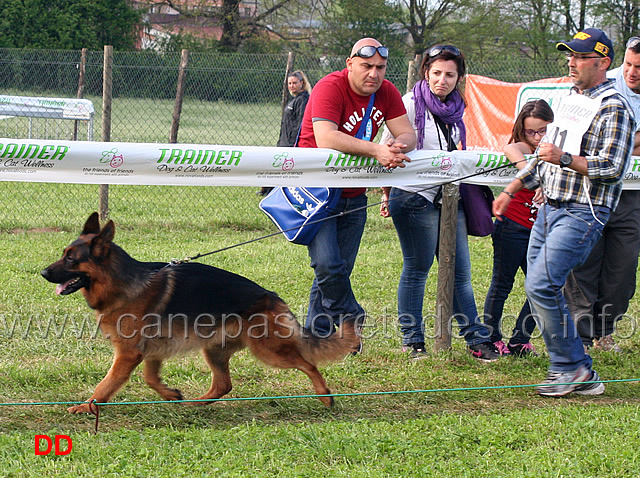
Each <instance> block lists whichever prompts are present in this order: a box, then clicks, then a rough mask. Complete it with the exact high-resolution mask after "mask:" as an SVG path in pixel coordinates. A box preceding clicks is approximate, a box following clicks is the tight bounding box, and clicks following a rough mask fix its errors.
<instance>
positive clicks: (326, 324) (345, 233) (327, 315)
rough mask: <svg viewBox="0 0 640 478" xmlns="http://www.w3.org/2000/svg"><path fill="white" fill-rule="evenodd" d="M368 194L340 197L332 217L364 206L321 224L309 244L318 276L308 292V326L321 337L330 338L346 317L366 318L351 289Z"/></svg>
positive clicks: (352, 318) (312, 264) (350, 318)
mask: <svg viewBox="0 0 640 478" xmlns="http://www.w3.org/2000/svg"><path fill="white" fill-rule="evenodd" d="M366 205H367V196H366V195H365V194H362V195H360V196H356V197H354V198H344V197H341V198H340V200H339V201H338V204H337V205H336V207H335V208H334V210H333V211H332V212H331V213H330V215H331V216H333V215H335V214H339V213H340V212H343V211H348V210H350V209H357V208H362V209H360V210H358V211H356V212H352V213H349V214H346V215H344V216H341V217H333V218H331V219H328V220H326V221H324V222H323V223H322V226H321V227H320V230H319V231H318V234H317V235H316V237H314V238H313V240H312V241H311V244H309V245H308V246H307V249H308V252H309V257H310V258H311V267H313V270H314V272H315V279H314V280H313V284H312V285H311V293H310V295H309V310H308V313H307V320H306V323H305V326H306V327H307V328H308V329H309V330H310V331H311V333H312V334H314V335H316V336H318V337H328V336H329V335H331V334H332V333H333V332H335V326H336V325H340V323H341V322H342V321H343V320H356V319H358V320H359V319H361V318H363V317H364V313H365V312H364V309H363V308H362V307H361V306H360V304H358V302H357V301H356V298H355V296H354V294H353V290H352V289H351V279H350V276H351V271H352V270H353V266H354V264H355V261H356V256H357V255H358V249H359V247H360V240H361V239H362V233H363V232H364V225H365V223H366V221H367V210H366V209H364V207H365V206H366Z"/></svg>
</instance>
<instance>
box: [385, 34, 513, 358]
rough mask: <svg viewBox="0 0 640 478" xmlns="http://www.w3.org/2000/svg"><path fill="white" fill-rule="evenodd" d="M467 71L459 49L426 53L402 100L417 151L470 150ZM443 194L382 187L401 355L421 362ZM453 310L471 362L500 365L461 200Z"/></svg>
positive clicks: (388, 136) (387, 137) (387, 133)
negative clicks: (392, 244)
mask: <svg viewBox="0 0 640 478" xmlns="http://www.w3.org/2000/svg"><path fill="white" fill-rule="evenodd" d="M465 73H466V63H465V59H464V55H463V54H462V53H461V52H460V50H459V49H458V48H457V47H455V46H453V45H435V46H433V47H431V48H429V49H428V50H427V51H426V52H425V54H424V59H423V61H422V64H421V66H420V78H422V79H421V80H420V81H419V82H418V83H416V85H415V86H414V87H413V90H412V91H411V92H409V93H407V94H405V95H404V96H403V97H402V100H403V102H404V105H405V107H406V108H407V112H408V115H409V119H410V120H411V122H412V123H413V125H414V129H415V131H416V135H417V141H418V145H417V148H418V149H431V150H443V151H452V150H454V149H457V148H456V144H459V143H460V144H461V146H462V149H465V148H466V130H465V125H464V123H463V121H462V115H463V113H464V109H465V101H464V98H463V97H462V95H461V93H460V91H459V89H458V86H459V85H460V82H461V81H462V80H463V79H464V76H465ZM392 139H393V131H391V130H385V132H384V133H383V136H382V138H381V142H385V141H391V140H392ZM439 191H440V188H430V187H422V186H410V187H393V188H383V203H382V206H381V211H380V213H381V214H382V215H383V216H385V217H386V216H389V215H390V216H391V219H392V220H393V224H394V226H395V229H396V232H397V234H398V239H399V240H400V247H401V249H402V257H403V265H402V274H401V275H400V283H399V285H398V321H399V323H400V329H401V331H402V344H403V350H404V351H409V352H410V356H411V357H412V358H415V359H419V358H422V357H424V356H425V355H426V350H425V343H424V342H425V339H424V321H423V314H422V308H423V303H424V289H425V283H426V280H427V276H428V275H429V270H430V269H431V265H432V264H433V259H434V257H435V255H436V251H437V249H438V234H439V224H440V204H439V203H438V199H437V195H438V193H439ZM453 311H454V317H455V319H456V320H457V321H458V325H459V326H460V335H462V336H464V339H465V341H466V343H467V347H468V350H469V352H470V353H471V354H472V355H473V357H475V358H477V359H478V360H481V361H485V362H490V361H494V360H497V359H498V358H499V357H500V355H499V353H498V351H497V350H496V347H495V346H494V345H493V343H492V342H491V341H489V335H490V334H489V330H488V329H487V328H486V327H485V325H484V324H483V323H482V322H481V321H480V320H479V318H478V311H477V309H476V302H475V298H474V296H473V289H472V287H471V259H470V256H469V244H468V241H467V225H466V219H465V215H464V211H463V209H462V203H461V202H460V204H459V205H458V217H457V232H456V260H455V284H454V295H453Z"/></svg>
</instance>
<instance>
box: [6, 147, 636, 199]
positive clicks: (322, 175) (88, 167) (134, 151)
mask: <svg viewBox="0 0 640 478" xmlns="http://www.w3.org/2000/svg"><path fill="white" fill-rule="evenodd" d="M409 156H410V157H411V159H412V161H411V163H407V167H405V168H397V169H392V170H388V169H385V168H384V167H382V166H381V165H380V164H379V163H378V162H377V161H376V160H375V159H373V158H368V157H362V156H353V155H350V154H345V153H340V152H338V151H334V150H331V149H320V148H319V149H311V148H281V147H258V146H230V145H208V144H160V143H101V142H92V141H54V140H24V139H7V138H0V181H23V182H25V181H26V182H51V183H80V184H137V185H150V184H154V185H171V186H329V187H379V186H407V185H422V184H424V185H431V184H442V183H445V182H448V181H452V180H456V179H463V180H464V182H467V183H475V184H486V185H489V186H504V185H506V184H507V183H508V182H509V181H510V180H511V179H513V177H514V176H515V174H516V171H517V170H516V168H515V167H513V166H509V165H508V161H507V159H506V158H505V156H504V155H503V154H502V153H498V152H487V151H451V152H443V151H428V150H421V151H413V152H411V153H409ZM505 166H506V167H505ZM501 167H502V169H496V168H501ZM625 188H627V189H640V158H636V157H634V158H632V160H631V162H630V165H629V169H628V171H627V173H626V176H625Z"/></svg>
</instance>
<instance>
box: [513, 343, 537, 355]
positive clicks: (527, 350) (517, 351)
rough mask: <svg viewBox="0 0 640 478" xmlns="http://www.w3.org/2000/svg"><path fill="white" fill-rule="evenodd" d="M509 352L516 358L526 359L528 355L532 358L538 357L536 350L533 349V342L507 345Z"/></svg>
mask: <svg viewBox="0 0 640 478" xmlns="http://www.w3.org/2000/svg"><path fill="white" fill-rule="evenodd" d="M507 347H508V348H509V351H510V352H511V354H512V355H513V356H514V357H524V356H526V355H531V356H532V357H537V356H538V354H537V353H536V349H535V348H534V347H533V344H531V342H527V343H526V344H511V343H509V344H507Z"/></svg>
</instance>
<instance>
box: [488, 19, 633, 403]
mask: <svg viewBox="0 0 640 478" xmlns="http://www.w3.org/2000/svg"><path fill="white" fill-rule="evenodd" d="M556 48H557V49H558V50H561V51H565V52H566V55H567V64H568V67H569V77H570V78H571V81H572V82H573V85H574V86H573V88H572V89H571V94H570V95H569V96H568V97H566V98H563V101H562V103H561V108H559V109H558V110H556V111H554V113H555V115H554V122H553V123H552V124H551V125H549V126H548V127H547V131H548V132H549V133H548V135H547V140H549V139H550V140H555V141H557V142H558V144H555V143H552V142H547V140H545V141H544V142H542V143H540V145H539V147H538V155H537V156H536V158H535V159H534V160H533V161H529V162H528V163H527V164H526V165H525V167H524V168H522V169H521V170H520V171H519V172H518V174H517V175H516V177H515V179H514V180H513V181H511V182H510V183H509V184H508V185H507V187H506V188H505V189H504V190H502V191H501V194H499V195H498V197H496V199H495V201H494V202H493V213H494V214H495V216H496V218H497V219H499V220H500V219H502V217H503V215H504V213H505V211H506V210H507V207H508V206H509V203H510V201H511V200H512V198H513V197H514V196H515V193H517V192H518V191H519V190H520V189H522V188H523V187H526V188H528V189H534V188H536V187H538V186H539V185H542V187H543V190H544V196H545V203H544V204H543V205H542V206H541V207H540V210H539V211H538V219H537V220H536V222H535V223H534V224H533V229H532V230H531V237H530V238H529V249H528V251H527V277H526V279H525V291H526V292H527V297H528V298H529V303H530V304H531V309H532V311H533V313H534V314H535V316H536V319H537V320H538V322H539V325H540V330H541V332H542V337H543V339H544V342H545V345H546V347H547V352H548V353H549V362H550V363H549V370H548V372H547V377H546V378H545V380H544V381H543V383H542V384H541V385H540V386H538V387H537V392H538V394H540V395H543V396H549V397H562V396H565V395H567V394H569V393H576V394H579V395H600V394H602V393H604V388H605V387H604V384H603V383H602V382H601V381H600V377H599V375H598V373H597V372H596V371H595V370H593V368H592V364H593V361H592V360H591V357H590V356H589V355H588V354H587V353H586V352H585V350H584V347H583V345H582V341H581V340H580V336H579V335H578V332H577V330H576V326H575V324H574V321H573V317H572V315H571V312H570V310H569V308H568V307H567V301H566V298H565V296H564V295H563V294H562V287H563V286H564V284H565V281H566V280H567V276H568V275H569V272H571V270H572V269H573V268H575V267H576V266H578V265H580V264H582V263H584V262H585V261H586V260H587V257H588V256H589V253H590V252H591V249H593V246H594V245H595V244H596V242H597V241H598V240H599V239H600V237H601V235H602V230H603V229H604V226H605V224H606V223H607V221H608V220H609V217H610V215H611V211H613V210H615V208H616V206H617V204H618V200H619V199H620V193H621V192H622V177H623V174H624V172H625V170H626V168H627V165H628V163H629V158H630V157H631V152H632V150H633V139H634V132H635V130H636V128H635V123H634V120H633V116H632V114H631V111H630V110H629V108H628V106H627V102H626V101H625V100H624V98H623V97H622V95H620V93H618V92H617V91H616V90H615V88H614V87H613V82H612V81H610V80H607V77H606V73H607V69H608V68H609V66H610V65H611V62H612V61H613V45H612V43H611V40H609V38H608V37H607V35H606V34H605V33H604V32H603V31H602V30H598V29H595V28H587V29H586V30H583V31H581V32H578V33H577V34H576V35H574V37H573V39H572V40H571V41H569V42H560V43H558V44H557V45H556ZM576 110H577V111H580V113H581V114H580V115H576V114H574V113H573V112H574V111H576ZM570 120H571V121H570ZM561 146H562V147H561Z"/></svg>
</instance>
